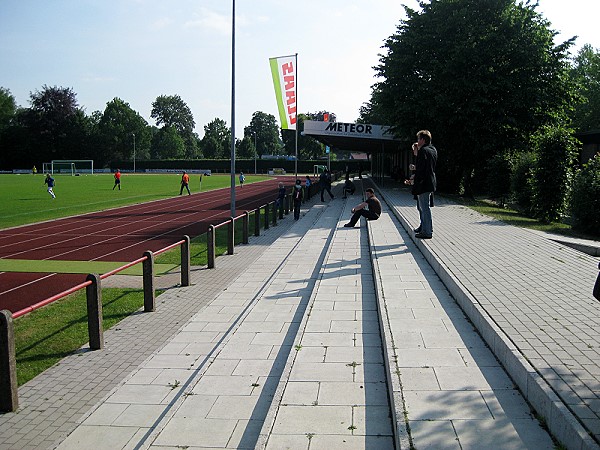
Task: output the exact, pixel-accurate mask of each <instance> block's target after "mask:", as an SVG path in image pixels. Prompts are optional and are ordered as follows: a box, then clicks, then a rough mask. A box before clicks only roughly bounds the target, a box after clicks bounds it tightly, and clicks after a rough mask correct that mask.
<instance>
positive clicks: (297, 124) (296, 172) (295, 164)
mask: <svg viewBox="0 0 600 450" xmlns="http://www.w3.org/2000/svg"><path fill="white" fill-rule="evenodd" d="M295 56H296V86H295V87H296V158H295V159H294V172H295V177H296V178H298V128H299V127H300V124H299V123H298V53H296V55H295Z"/></svg>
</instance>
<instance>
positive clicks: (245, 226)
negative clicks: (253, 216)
mask: <svg viewBox="0 0 600 450" xmlns="http://www.w3.org/2000/svg"><path fill="white" fill-rule="evenodd" d="M249 228H250V213H249V212H248V211H246V212H245V213H244V216H243V217H242V244H247V243H248V242H250V229H249Z"/></svg>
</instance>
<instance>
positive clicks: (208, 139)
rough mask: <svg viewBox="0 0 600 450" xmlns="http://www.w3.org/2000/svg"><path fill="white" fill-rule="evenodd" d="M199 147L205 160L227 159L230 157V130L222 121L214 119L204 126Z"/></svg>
mask: <svg viewBox="0 0 600 450" xmlns="http://www.w3.org/2000/svg"><path fill="white" fill-rule="evenodd" d="M201 147H202V153H203V154H204V157H205V158H211V159H222V158H224V159H228V158H229V157H230V156H231V129H230V128H229V127H228V126H227V123H226V122H225V121H224V120H223V119H219V118H215V119H214V120H213V121H212V122H209V123H208V124H206V125H204V137H203V138H202V141H201Z"/></svg>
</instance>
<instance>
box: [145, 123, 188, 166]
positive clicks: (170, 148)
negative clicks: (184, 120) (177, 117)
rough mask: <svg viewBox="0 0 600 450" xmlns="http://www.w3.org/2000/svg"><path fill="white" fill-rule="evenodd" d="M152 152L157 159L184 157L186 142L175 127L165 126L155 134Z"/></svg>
mask: <svg viewBox="0 0 600 450" xmlns="http://www.w3.org/2000/svg"><path fill="white" fill-rule="evenodd" d="M151 153H152V156H153V157H154V158H156V159H182V158H183V157H184V155H185V142H184V141H183V139H182V138H181V136H180V135H179V133H178V132H177V130H176V129H175V128H174V127H169V126H165V127H162V128H161V129H159V130H158V132H157V133H156V134H155V135H154V137H153V139H152V148H151Z"/></svg>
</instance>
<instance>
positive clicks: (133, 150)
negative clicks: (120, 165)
mask: <svg viewBox="0 0 600 450" xmlns="http://www.w3.org/2000/svg"><path fill="white" fill-rule="evenodd" d="M131 134H132V135H133V173H135V133H131Z"/></svg>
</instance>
